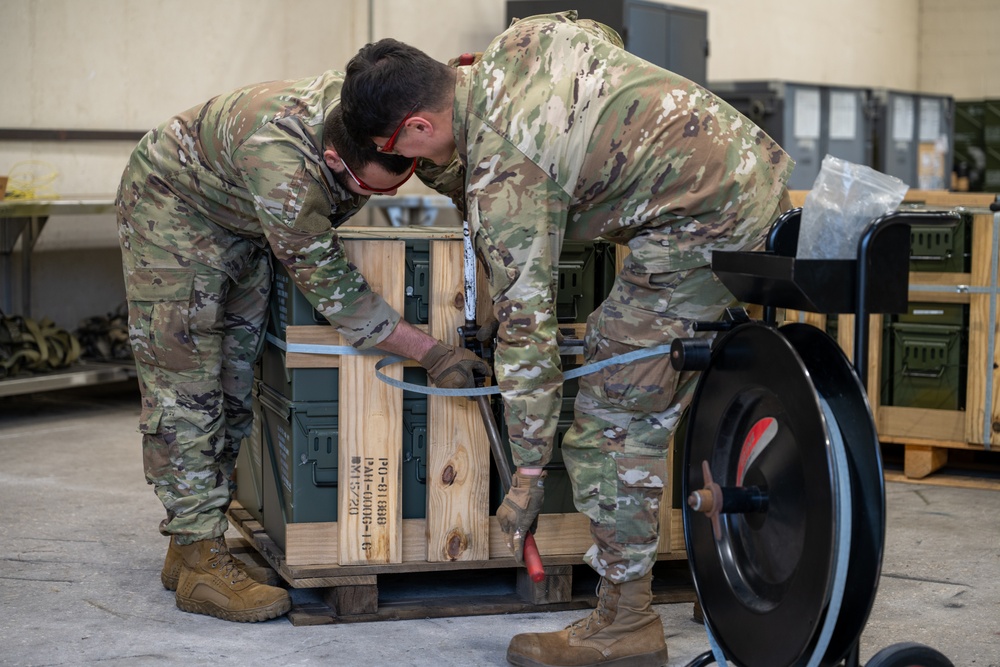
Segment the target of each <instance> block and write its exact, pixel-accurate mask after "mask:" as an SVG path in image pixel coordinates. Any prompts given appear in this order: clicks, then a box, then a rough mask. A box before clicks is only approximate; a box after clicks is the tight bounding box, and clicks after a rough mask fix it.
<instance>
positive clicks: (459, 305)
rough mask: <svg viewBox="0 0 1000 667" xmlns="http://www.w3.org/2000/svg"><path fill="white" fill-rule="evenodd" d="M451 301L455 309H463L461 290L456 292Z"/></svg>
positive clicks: (463, 301)
mask: <svg viewBox="0 0 1000 667" xmlns="http://www.w3.org/2000/svg"><path fill="white" fill-rule="evenodd" d="M451 303H452V305H453V306H455V309H456V310H463V309H464V308H465V295H464V294H462V293H461V292H456V293H455V298H454V299H452V302H451Z"/></svg>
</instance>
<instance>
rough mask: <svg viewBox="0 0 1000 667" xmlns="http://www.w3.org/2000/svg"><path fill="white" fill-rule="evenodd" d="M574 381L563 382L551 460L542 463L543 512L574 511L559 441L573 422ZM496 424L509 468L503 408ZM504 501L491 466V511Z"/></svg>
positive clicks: (574, 507)
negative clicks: (543, 475) (543, 476)
mask: <svg viewBox="0 0 1000 667" xmlns="http://www.w3.org/2000/svg"><path fill="white" fill-rule="evenodd" d="M565 370H569V367H566V368H565ZM578 386H579V385H578V383H577V380H575V379H573V380H568V381H567V382H566V384H565V385H563V405H562V410H561V411H560V412H559V423H558V425H557V426H556V437H555V441H554V442H553V443H552V460H551V461H550V462H549V463H548V464H547V465H546V466H545V471H546V478H545V499H544V501H543V502H542V514H569V513H572V512H575V511H576V506H575V505H574V504H573V485H572V484H571V483H570V481H569V473H568V472H566V465H565V463H563V456H562V443H563V438H565V437H566V433H567V432H568V431H569V429H570V427H571V426H572V425H573V403H574V401H575V400H576V393H577V390H578ZM498 412H499V413H500V414H498V415H497V416H496V419H497V426H498V427H499V428H500V436H501V439H502V441H503V443H504V450H505V451H506V453H507V460H508V462H509V463H510V466H511V470H514V469H515V466H514V458H513V455H512V454H511V451H510V439H509V438H508V437H507V423H506V421H505V420H504V415H503V409H502V408H501V409H500V410H498ZM502 501H503V487H502V486H501V484H500V478H499V476H498V475H497V472H496V468H491V476H490V514H496V510H497V508H498V507H499V506H500V503H501V502H502Z"/></svg>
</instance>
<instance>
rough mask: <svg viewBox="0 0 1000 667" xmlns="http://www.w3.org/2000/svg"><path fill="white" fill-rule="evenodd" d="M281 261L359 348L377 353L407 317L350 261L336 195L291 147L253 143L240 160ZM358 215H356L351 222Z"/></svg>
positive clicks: (269, 141)
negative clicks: (336, 214)
mask: <svg viewBox="0 0 1000 667" xmlns="http://www.w3.org/2000/svg"><path fill="white" fill-rule="evenodd" d="M234 158H235V161H236V163H237V166H238V167H239V168H240V170H241V171H242V173H243V176H244V179H245V182H246V185H247V188H248V189H249V190H250V193H251V195H252V196H253V198H254V202H255V204H256V208H257V213H258V217H259V218H260V222H261V225H262V227H263V231H264V236H265V237H266V238H267V241H268V243H269V244H270V246H271V250H272V252H273V253H274V256H275V257H276V258H277V260H278V261H279V262H281V263H282V264H283V265H284V266H285V267H286V268H287V269H288V272H289V274H290V275H291V276H292V279H293V280H294V282H295V284H296V285H297V286H298V288H299V289H300V290H301V291H302V293H303V294H304V295H305V297H306V299H308V301H309V303H311V304H312V306H313V307H314V308H315V309H316V310H317V311H319V313H320V314H321V315H323V316H324V317H325V318H326V319H328V320H329V321H330V323H331V324H332V325H333V326H334V328H336V329H337V331H339V332H340V333H341V334H342V335H343V336H344V337H345V338H347V340H348V341H350V343H351V344H352V345H354V346H355V347H358V348H361V349H366V348H370V347H374V346H377V345H378V344H379V343H380V342H382V341H383V340H384V339H385V338H386V337H387V336H388V335H389V334H390V333H391V332H392V330H393V329H394V328H395V326H396V324H397V323H398V322H399V319H400V315H399V313H398V312H396V311H395V310H394V309H393V308H392V307H391V306H389V304H387V303H386V302H385V300H383V299H382V297H381V296H379V295H378V294H376V293H375V292H373V291H372V290H371V288H370V287H369V285H368V282H367V281H366V280H365V277H364V276H363V275H361V272H360V271H358V269H357V267H356V266H354V265H353V264H351V263H350V262H349V261H348V258H347V254H346V252H345V251H344V246H343V244H342V243H341V241H340V238H339V237H338V235H337V234H336V232H335V231H334V225H333V222H337V223H338V224H339V222H340V221H339V220H335V221H331V219H330V217H331V213H332V210H333V205H332V202H331V195H330V191H329V189H328V188H327V187H326V186H325V185H324V183H323V182H322V180H321V179H322V178H323V177H322V174H321V173H320V171H319V169H318V167H317V166H316V165H313V164H310V163H309V162H308V161H307V159H306V158H305V156H304V155H303V154H302V151H301V147H299V148H296V147H295V146H293V145H292V142H291V140H287V139H284V138H280V137H279V138H277V139H275V138H274V137H270V138H268V139H267V140H266V141H265V140H262V139H259V138H258V139H256V140H254V141H251V142H248V143H247V144H245V145H244V146H243V147H242V148H240V149H239V150H238V151H236V152H235V154H234ZM356 211H357V208H354V207H352V208H350V209H348V210H347V211H346V212H344V213H342V214H341V217H343V218H346V217H349V216H350V215H352V214H353V213H355V212H356Z"/></svg>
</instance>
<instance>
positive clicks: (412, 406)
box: [256, 368, 427, 549]
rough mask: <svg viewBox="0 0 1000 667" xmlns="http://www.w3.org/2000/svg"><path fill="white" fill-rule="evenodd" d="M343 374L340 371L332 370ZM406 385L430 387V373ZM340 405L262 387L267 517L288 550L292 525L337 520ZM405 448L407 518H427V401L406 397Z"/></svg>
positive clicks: (414, 373) (413, 371) (407, 373)
mask: <svg viewBox="0 0 1000 667" xmlns="http://www.w3.org/2000/svg"><path fill="white" fill-rule="evenodd" d="M331 370H332V371H333V372H334V373H337V372H338V371H337V369H331ZM403 379H404V380H405V381H406V382H410V383H412V384H418V385H425V384H426V382H427V378H426V373H425V372H424V371H423V369H419V368H406V369H404V371H403ZM339 407H340V404H339V401H336V400H331V401H290V400H288V398H287V397H285V396H283V395H281V394H280V393H278V392H276V391H274V390H272V389H271V388H269V387H268V386H266V385H262V386H261V392H260V412H259V414H257V415H256V416H257V418H258V419H259V421H260V422H261V441H262V450H263V454H262V458H263V466H262V468H263V470H262V488H263V501H262V503H261V504H262V514H263V519H262V520H261V523H262V524H263V526H264V529H265V530H266V531H267V534H268V535H269V536H270V537H271V539H273V540H274V541H275V543H277V544H278V545H279V546H280V547H281V548H283V549H284V548H285V546H286V534H287V530H286V527H287V525H288V524H289V523H308V522H333V521H336V520H337V495H338V490H337V485H338V479H339V471H338V468H339V448H338V440H339V433H338V430H339ZM403 439H404V442H403V443H401V445H402V446H401V450H400V451H401V456H402V459H403V465H402V502H403V508H402V509H403V518H404V519H415V518H423V517H424V516H425V514H426V505H427V487H426V477H427V474H426V473H427V471H426V465H427V463H426V462H427V399H426V396H424V395H423V394H417V393H414V392H403Z"/></svg>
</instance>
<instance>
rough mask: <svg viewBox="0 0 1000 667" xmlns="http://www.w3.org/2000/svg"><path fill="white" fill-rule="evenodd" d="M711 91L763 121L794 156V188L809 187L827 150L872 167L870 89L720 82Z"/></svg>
mask: <svg viewBox="0 0 1000 667" xmlns="http://www.w3.org/2000/svg"><path fill="white" fill-rule="evenodd" d="M708 87H709V89H710V90H711V91H712V92H713V93H715V94H716V95H718V96H719V97H721V98H722V99H724V100H725V101H726V102H728V103H729V104H731V105H733V106H734V107H735V108H736V110H737V111H739V112H740V113H742V114H743V115H744V116H746V117H747V118H749V119H750V120H752V121H753V122H754V123H756V124H757V125H759V126H760V127H761V128H762V129H763V130H764V131H765V132H767V133H768V135H770V136H771V138H772V139H774V140H775V141H777V142H778V143H779V144H780V145H781V147H782V148H784V149H785V151H786V152H787V153H788V154H789V155H790V156H791V157H792V159H793V160H795V170H794V171H793V172H792V176H791V178H790V179H789V181H788V187H789V189H792V190H809V189H810V188H812V185H813V182H814V181H815V180H816V176H818V175H819V170H820V167H821V165H822V162H823V157H824V156H825V155H827V154H829V155H832V156H834V157H837V158H840V159H842V160H847V161H849V162H854V163H855V164H864V165H868V166H871V165H872V152H873V149H872V141H873V130H872V121H871V112H870V93H869V91H868V90H866V89H862V88H846V87H839V86H821V85H816V84H808V83H792V82H786V81H735V82H715V81H713V82H712V83H710V84H709V86H708Z"/></svg>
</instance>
